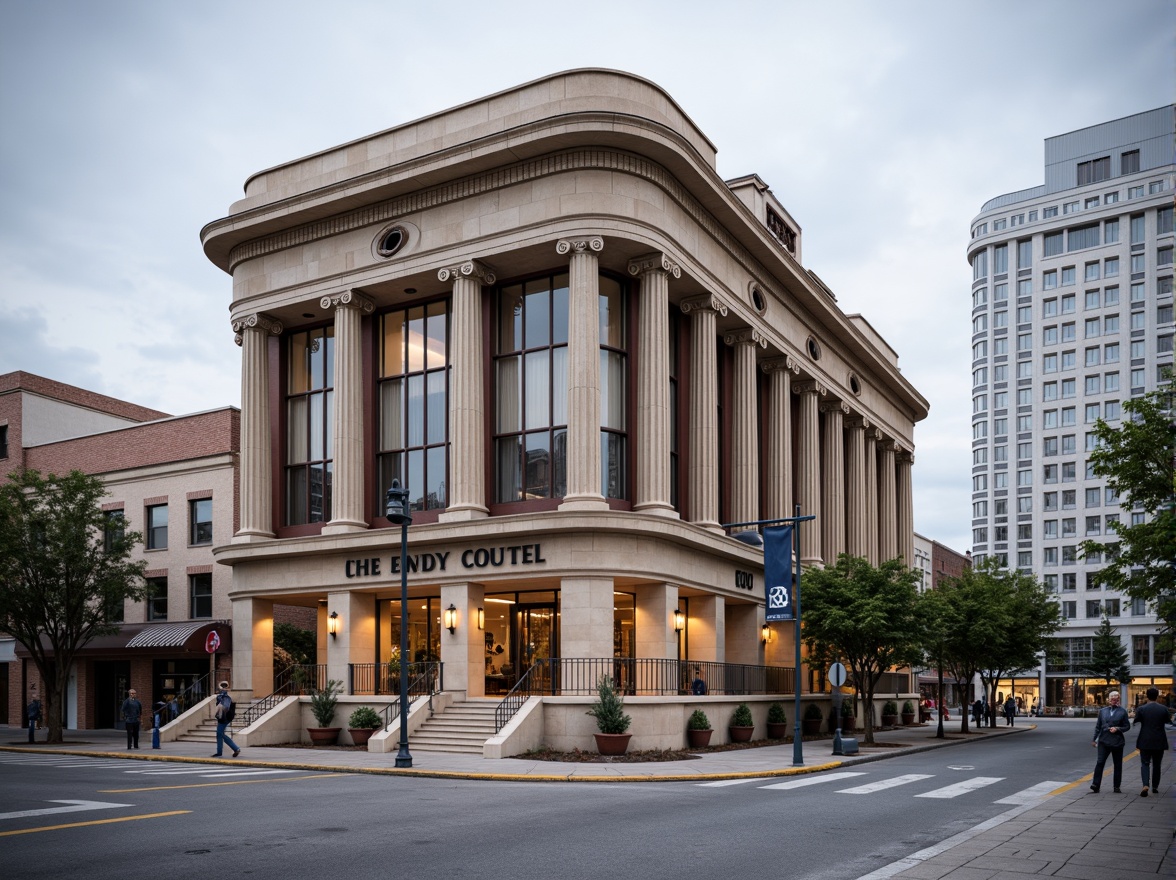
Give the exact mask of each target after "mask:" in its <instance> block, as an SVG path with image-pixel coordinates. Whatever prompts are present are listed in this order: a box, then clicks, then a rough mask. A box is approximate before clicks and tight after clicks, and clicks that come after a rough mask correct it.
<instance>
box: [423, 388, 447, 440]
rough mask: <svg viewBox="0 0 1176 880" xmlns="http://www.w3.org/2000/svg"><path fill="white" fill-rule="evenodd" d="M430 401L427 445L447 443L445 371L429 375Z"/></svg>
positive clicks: (426, 407) (428, 392) (428, 390)
mask: <svg viewBox="0 0 1176 880" xmlns="http://www.w3.org/2000/svg"><path fill="white" fill-rule="evenodd" d="M425 383H426V393H427V394H428V399H427V401H426V403H425V416H426V418H427V421H428V430H427V431H426V438H425V442H426V443H444V442H445V417H446V414H447V413H448V408H447V407H446V405H445V371H444V370H436V371H434V372H432V373H428V374H427V376H426V379H425Z"/></svg>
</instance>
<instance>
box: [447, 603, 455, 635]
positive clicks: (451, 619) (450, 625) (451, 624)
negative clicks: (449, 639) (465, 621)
mask: <svg viewBox="0 0 1176 880" xmlns="http://www.w3.org/2000/svg"><path fill="white" fill-rule="evenodd" d="M445 628H446V629H447V630H449V634H450V635H453V634H454V633H455V632H457V607H456V606H455V605H454V604H453V603H452V602H450V603H449V607H448V608H446V609H445Z"/></svg>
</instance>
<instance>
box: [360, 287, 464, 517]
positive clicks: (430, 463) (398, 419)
mask: <svg viewBox="0 0 1176 880" xmlns="http://www.w3.org/2000/svg"><path fill="white" fill-rule="evenodd" d="M379 393H380V432H379V447H380V448H379V469H380V491H379V494H378V496H377V498H376V501H377V503H378V504H379V505H380V510H379V512H381V513H382V512H383V504H384V494H385V493H386V492H387V490H388V487H389V486H391V485H392V480H393V478H397V479H399V480H400V481H401V484H402V485H404V486H405V487H406V488H407V489H408V503H409V505H410V507H411V508H412V509H413V510H432V509H434V508H440V507H445V505H446V504H447V497H448V493H447V492H446V473H447V470H448V464H449V461H448V459H449V443H448V439H449V438H448V413H449V306H448V304H447V303H445V302H435V303H429V304H428V305H424V306H417V307H415V308H411V309H402V310H400V311H396V312H389V313H388V314H386V315H384V316H383V319H382V329H381V336H380V392H379Z"/></svg>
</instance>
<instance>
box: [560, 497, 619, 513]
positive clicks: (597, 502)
mask: <svg viewBox="0 0 1176 880" xmlns="http://www.w3.org/2000/svg"><path fill="white" fill-rule="evenodd" d="M556 509H557V510H564V511H567V510H608V502H607V501H605V500H604V496H603V495H567V496H565V497H564V500H563V502H562V503H561V504H560V505H559V507H558V508H556Z"/></svg>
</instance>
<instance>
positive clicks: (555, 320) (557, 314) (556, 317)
mask: <svg viewBox="0 0 1176 880" xmlns="http://www.w3.org/2000/svg"><path fill="white" fill-rule="evenodd" d="M552 287H553V289H552V291H551V344H552V345H566V344H567V341H568V276H567V275H556V276H555V278H554V279H553V281H552Z"/></svg>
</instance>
